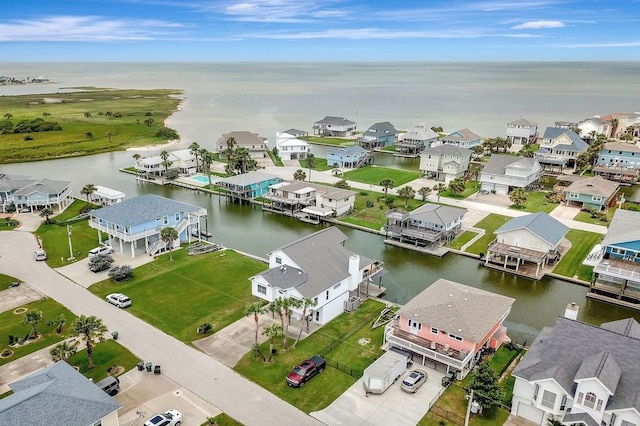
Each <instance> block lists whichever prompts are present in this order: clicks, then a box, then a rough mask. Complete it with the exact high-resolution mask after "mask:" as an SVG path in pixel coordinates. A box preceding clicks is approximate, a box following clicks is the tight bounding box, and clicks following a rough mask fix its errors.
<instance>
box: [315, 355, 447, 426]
mask: <svg viewBox="0 0 640 426" xmlns="http://www.w3.org/2000/svg"><path fill="white" fill-rule="evenodd" d="M414 367H415V368H419V369H422V370H424V371H426V372H427V374H428V375H429V378H428V380H427V382H426V383H425V384H424V385H422V387H421V388H420V389H418V392H416V393H415V394H409V393H406V392H403V391H402V390H401V389H400V383H401V381H402V378H404V376H406V375H407V374H408V373H409V370H408V371H407V372H406V373H404V374H403V375H402V376H401V377H400V379H398V381H397V382H396V383H394V384H393V385H391V386H390V387H389V389H387V390H386V391H385V392H384V393H383V394H381V395H373V394H370V395H369V396H366V395H365V392H364V388H363V387H362V379H359V380H358V381H357V382H355V383H354V384H353V385H352V386H351V387H350V388H349V389H348V390H347V391H346V392H345V393H343V394H342V395H341V396H340V397H338V399H336V400H335V401H334V402H333V403H331V405H329V406H328V407H327V408H325V409H324V410H321V411H315V412H313V413H311V415H312V416H313V417H315V418H316V419H318V420H320V421H321V422H323V423H324V424H327V425H336V426H337V425H354V426H355V425H366V426H369V425H380V426H383V425H384V426H388V425H394V426H402V425H406V426H412V425H415V424H417V423H418V422H419V421H420V419H421V418H422V417H424V415H425V414H426V413H427V411H428V410H429V403H430V402H431V401H432V400H433V399H434V398H435V397H436V396H437V395H438V393H439V392H440V390H441V389H442V386H441V385H440V383H441V382H442V377H443V374H442V373H440V372H437V371H435V370H432V369H428V368H425V367H423V366H420V365H417V364H414Z"/></svg>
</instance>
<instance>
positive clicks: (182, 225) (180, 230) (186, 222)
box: [147, 218, 189, 256]
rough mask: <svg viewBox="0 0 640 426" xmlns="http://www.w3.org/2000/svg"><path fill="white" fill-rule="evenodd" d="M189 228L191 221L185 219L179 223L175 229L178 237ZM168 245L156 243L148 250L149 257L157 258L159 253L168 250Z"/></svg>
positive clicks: (161, 242) (164, 242)
mask: <svg viewBox="0 0 640 426" xmlns="http://www.w3.org/2000/svg"><path fill="white" fill-rule="evenodd" d="M187 226H189V219H188V218H184V219H182V220H181V221H180V222H178V224H177V225H176V226H175V227H174V229H175V230H176V232H177V233H178V235H180V234H182V233H183V232H184V230H185V229H187ZM167 245H168V244H167V242H166V241H162V240H158V241H154V242H153V243H152V244H151V245H150V246H149V248H148V249H147V253H149V256H155V255H156V254H157V253H158V252H160V251H162V250H165V249H166V248H167Z"/></svg>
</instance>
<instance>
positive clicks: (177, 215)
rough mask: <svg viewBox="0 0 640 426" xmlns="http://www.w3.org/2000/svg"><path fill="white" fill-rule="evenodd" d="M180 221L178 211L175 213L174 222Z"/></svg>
mask: <svg viewBox="0 0 640 426" xmlns="http://www.w3.org/2000/svg"><path fill="white" fill-rule="evenodd" d="M179 221H180V213H176V222H179Z"/></svg>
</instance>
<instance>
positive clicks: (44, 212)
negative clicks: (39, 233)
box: [40, 207, 53, 224]
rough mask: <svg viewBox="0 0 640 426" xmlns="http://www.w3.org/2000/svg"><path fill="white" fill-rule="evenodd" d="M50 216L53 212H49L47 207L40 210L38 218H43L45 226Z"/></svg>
mask: <svg viewBox="0 0 640 426" xmlns="http://www.w3.org/2000/svg"><path fill="white" fill-rule="evenodd" d="M52 214H53V210H51V209H50V208H49V207H45V208H43V209H42V210H40V217H44V218H45V220H44V222H45V223H47V224H48V223H49V222H50V221H49V216H51V215H52Z"/></svg>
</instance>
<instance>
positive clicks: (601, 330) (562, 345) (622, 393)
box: [512, 317, 640, 411]
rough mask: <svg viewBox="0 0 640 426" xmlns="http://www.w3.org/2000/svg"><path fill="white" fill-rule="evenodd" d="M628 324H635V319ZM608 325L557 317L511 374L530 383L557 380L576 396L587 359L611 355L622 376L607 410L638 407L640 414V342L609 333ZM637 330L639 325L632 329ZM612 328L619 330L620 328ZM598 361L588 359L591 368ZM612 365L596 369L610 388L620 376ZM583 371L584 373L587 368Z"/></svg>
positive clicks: (632, 338)
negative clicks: (579, 379) (606, 353)
mask: <svg viewBox="0 0 640 426" xmlns="http://www.w3.org/2000/svg"><path fill="white" fill-rule="evenodd" d="M629 321H634V322H635V320H633V319H629ZM609 325H610V324H602V326H601V327H596V326H593V325H590V324H584V323H581V322H579V321H573V320H570V319H567V318H564V317H558V319H557V320H556V323H555V325H554V326H553V328H547V329H545V330H543V332H542V333H540V335H539V336H538V337H537V338H536V340H535V341H534V342H533V344H532V345H531V347H530V349H529V351H528V352H527V353H526V354H525V356H524V357H523V358H522V360H521V361H520V363H519V364H518V365H517V366H516V368H515V369H514V370H513V373H512V374H513V375H514V376H516V377H520V378H523V379H525V380H529V381H532V380H544V379H551V378H552V379H555V380H556V381H557V382H558V384H559V385H560V386H562V388H563V389H564V390H565V391H566V392H567V393H569V394H571V395H573V383H574V380H575V379H576V377H577V373H578V371H579V370H580V368H581V367H582V366H583V363H584V362H585V360H586V359H587V358H589V357H592V356H593V355H594V354H596V355H598V354H600V355H601V357H600V361H603V359H604V358H605V357H604V355H602V354H603V353H604V352H608V355H607V358H608V357H612V360H614V361H615V363H616V364H617V365H618V367H619V369H620V371H621V374H620V375H619V380H618V381H617V386H616V387H615V394H614V395H613V396H612V397H610V398H609V402H608V404H607V409H608V410H619V409H625V408H635V409H636V410H639V411H640V399H639V396H640V392H639V391H638V389H640V363H639V362H638V356H637V354H639V353H640V339H638V338H636V337H634V336H633V335H626V334H621V333H617V332H616V331H613V330H609V329H607V328H608V326H609ZM618 325H619V324H618ZM636 327H638V325H637V323H636V325H634V326H633V327H630V329H635V328H636ZM613 328H614V329H615V328H617V325H614V327H613ZM596 359H597V358H595V359H590V360H587V361H586V362H587V364H588V366H593V365H594V364H595V360H596ZM605 361H606V360H605ZM612 366H613V364H609V365H603V366H602V368H601V369H599V370H598V369H597V368H596V369H595V370H594V371H595V372H597V373H598V374H599V376H598V377H599V379H600V380H601V381H602V382H603V384H607V383H609V385H608V386H612V385H611V383H613V382H615V377H616V375H617V374H618V373H617V371H616V368H615V367H612ZM557 367H559V368H557ZM582 368H583V371H586V369H587V367H582ZM558 373H560V374H558ZM594 377H595V376H594Z"/></svg>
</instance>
